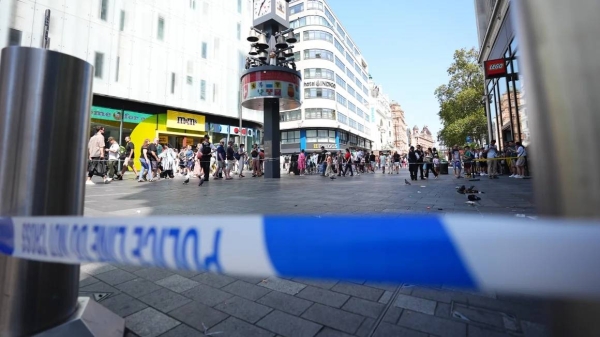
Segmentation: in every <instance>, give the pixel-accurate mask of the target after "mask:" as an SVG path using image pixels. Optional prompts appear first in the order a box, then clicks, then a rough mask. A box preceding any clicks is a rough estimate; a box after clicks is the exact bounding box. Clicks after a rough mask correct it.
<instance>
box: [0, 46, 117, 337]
mask: <svg viewBox="0 0 600 337" xmlns="http://www.w3.org/2000/svg"><path fill="white" fill-rule="evenodd" d="M92 79H93V67H92V66H91V65H90V64H89V63H87V62H85V61H82V60H80V59H78V58H75V57H72V56H68V55H64V54H61V53H58V52H54V51H49V50H45V49H37V48H27V47H8V48H4V49H3V50H2V63H1V64H0V172H2V174H1V175H0V214H2V216H42V215H79V216H81V215H83V201H84V192H85V186H84V183H85V178H84V172H85V171H86V164H87V161H86V158H87V154H86V148H87V146H86V145H87V138H88V132H89V123H90V107H91V102H92ZM0 226H1V225H0ZM49 235H50V233H45V235H44V233H42V236H41V239H42V240H44V239H45V240H47V239H48V236H49ZM48 254H50V252H48ZM78 286H79V265H68V264H59V263H48V262H35V261H28V260H22V259H17V258H12V257H8V256H5V255H0V293H1V294H2V295H1V296H0V336H3V337H4V336H9V337H10V336H31V335H33V334H36V333H40V332H43V331H48V329H51V328H54V327H57V326H59V325H62V324H63V323H66V322H67V321H69V320H73V319H74V316H77V315H78V314H79V313H80V312H81V310H82V307H83V306H84V305H85V304H84V303H83V302H85V299H84V300H78ZM82 301H83V302H82ZM78 302H79V305H78ZM97 305H98V306H100V305H99V304H97ZM102 310H106V309H104V308H102ZM100 321H102V322H107V323H108V321H106V320H103V319H102V318H101V319H100ZM111 323H114V322H111ZM117 323H118V322H117ZM76 330H77V329H76ZM55 331H56V330H55ZM70 331H71V334H70V335H76V333H78V332H80V330H79V331H75V330H70ZM63 333H64V331H63Z"/></svg>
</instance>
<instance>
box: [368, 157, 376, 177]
mask: <svg viewBox="0 0 600 337" xmlns="http://www.w3.org/2000/svg"><path fill="white" fill-rule="evenodd" d="M376 159H377V158H376V156H375V152H371V155H370V156H369V162H370V163H371V172H373V173H375V167H376V166H375V165H377V163H376V162H375V160H376Z"/></svg>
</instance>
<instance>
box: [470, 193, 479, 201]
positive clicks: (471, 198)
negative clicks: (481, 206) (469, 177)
mask: <svg viewBox="0 0 600 337" xmlns="http://www.w3.org/2000/svg"><path fill="white" fill-rule="evenodd" d="M467 199H469V201H477V200H481V198H480V197H478V196H476V195H473V194H469V195H468V196H467Z"/></svg>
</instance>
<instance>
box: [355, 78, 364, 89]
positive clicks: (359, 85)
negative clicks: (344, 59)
mask: <svg viewBox="0 0 600 337" xmlns="http://www.w3.org/2000/svg"><path fill="white" fill-rule="evenodd" d="M354 82H355V83H356V85H357V86H358V87H359V88H362V82H361V81H360V78H359V77H358V76H357V77H356V79H355V80H354Z"/></svg>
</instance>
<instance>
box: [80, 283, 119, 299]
mask: <svg viewBox="0 0 600 337" xmlns="http://www.w3.org/2000/svg"><path fill="white" fill-rule="evenodd" d="M79 292H80V293H83V294H86V296H90V297H92V298H93V296H92V294H93V293H109V296H110V295H116V294H118V293H120V292H121V291H120V290H119V289H117V288H114V287H111V286H109V285H108V284H106V283H104V282H96V283H93V284H90V285H89V286H85V287H81V288H79Z"/></svg>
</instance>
